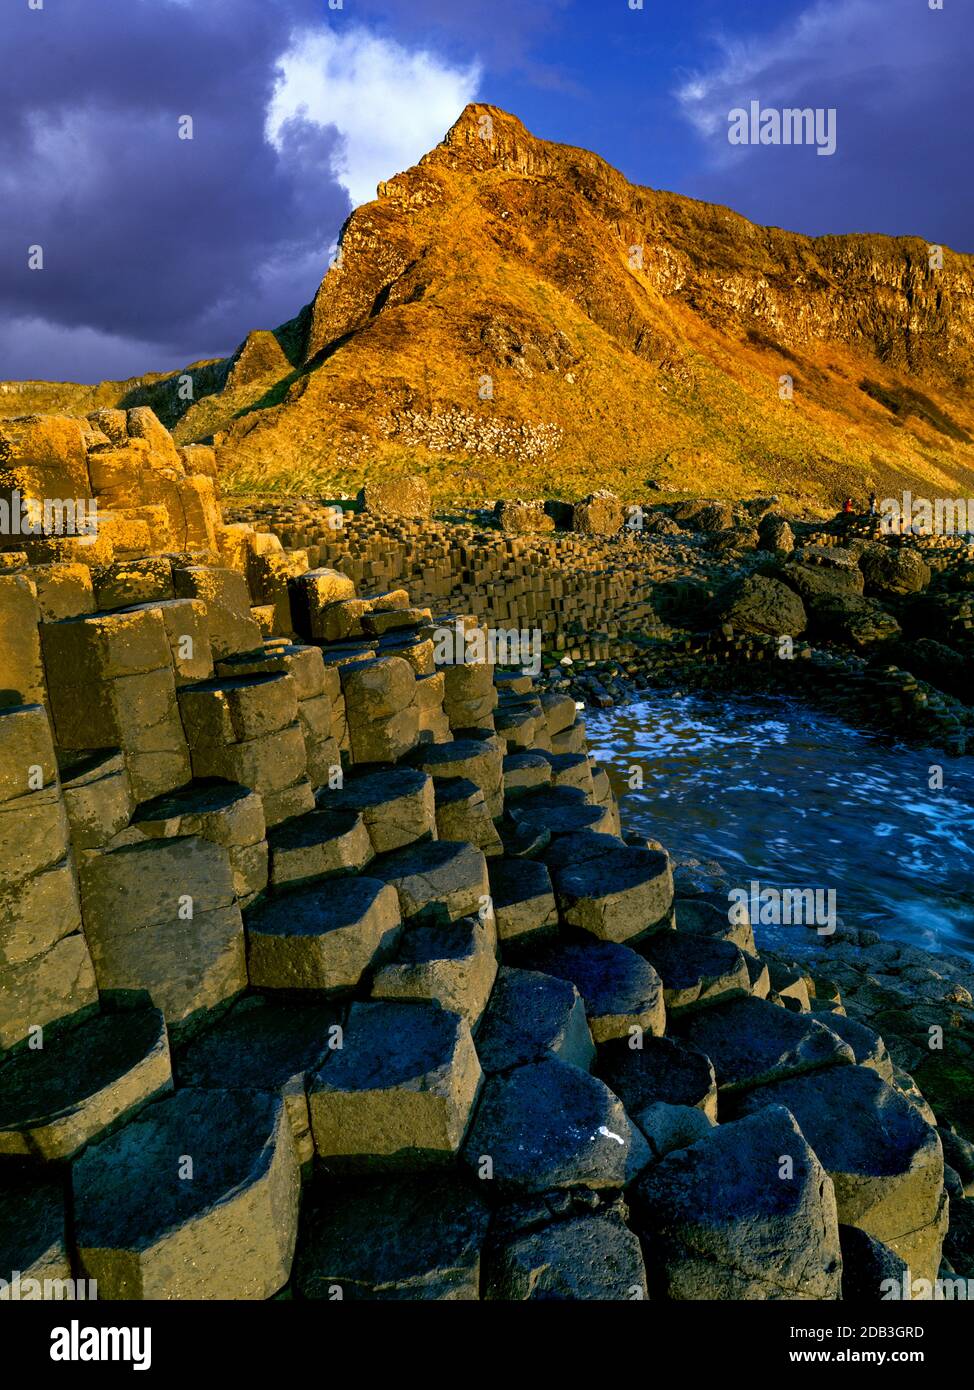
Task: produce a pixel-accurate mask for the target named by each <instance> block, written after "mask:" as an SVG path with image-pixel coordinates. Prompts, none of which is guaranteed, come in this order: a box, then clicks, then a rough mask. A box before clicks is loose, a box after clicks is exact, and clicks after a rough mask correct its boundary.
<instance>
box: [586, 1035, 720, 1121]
mask: <svg viewBox="0 0 974 1390" xmlns="http://www.w3.org/2000/svg"><path fill="white" fill-rule="evenodd" d="M641 1042H642V1046H641V1047H631V1046H630V1045H629V1040H628V1039H625V1038H619V1039H616V1040H614V1041H612V1042H607V1043H605V1044H604V1045H603V1046H602V1047H600V1048H599V1058H598V1062H597V1064H596V1067H595V1070H596V1072H597V1074H598V1075H599V1076H601V1078H602V1080H603V1081H604V1082H605V1083H606V1085H607V1086H608V1087H609V1089H610V1090H612V1091H615V1093H616V1095H617V1096H618V1097H619V1099H620V1100H621V1101H622V1103H623V1105H624V1106H625V1107H626V1110H627V1111H628V1112H629V1114H630V1115H635V1114H636V1113H637V1112H638V1111H641V1110H645V1109H646V1107H647V1106H649V1105H653V1104H655V1103H657V1102H661V1103H664V1104H666V1105H690V1106H693V1107H694V1108H696V1109H699V1110H702V1111H703V1112H704V1113H705V1114H706V1115H709V1116H710V1118H711V1119H712V1120H716V1118H717V1082H716V1081H715V1079H714V1069H713V1066H712V1065H711V1062H710V1058H709V1057H706V1056H705V1055H704V1054H703V1053H702V1052H699V1051H698V1050H697V1049H696V1048H695V1047H691V1046H688V1045H684V1044H682V1043H680V1042H677V1041H675V1040H674V1039H672V1038H654V1037H648V1036H644V1037H643V1038H642V1039H641Z"/></svg>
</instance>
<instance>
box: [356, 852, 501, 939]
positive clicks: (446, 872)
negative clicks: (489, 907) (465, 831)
mask: <svg viewBox="0 0 974 1390" xmlns="http://www.w3.org/2000/svg"><path fill="white" fill-rule="evenodd" d="M371 872H372V874H373V875H374V876H375V877H376V878H381V879H382V880H383V881H384V882H386V883H391V884H392V886H393V887H394V888H395V890H396V892H397V893H398V894H399V906H400V910H401V911H402V915H403V918H404V920H407V921H408V920H409V918H412V917H419V916H426V917H432V918H434V919H436V920H439V921H450V922H456V921H458V920H459V919H460V918H461V917H471V916H477V915H478V914H479V913H480V911H481V909H482V908H483V907H484V906H485V904H486V902H487V900H488V899H489V897H490V882H489V880H488V877H487V861H486V860H485V858H484V856H483V853H482V851H481V850H479V849H476V848H475V847H474V846H473V845H468V844H466V843H462V842H458V841H454V840H433V841H431V842H429V843H426V844H420V845H409V846H408V847H407V848H406V849H400V850H396V852H395V853H394V854H389V855H385V856H384V857H383V858H381V859H378V860H376V861H375V862H374V863H373V864H372V866H371Z"/></svg>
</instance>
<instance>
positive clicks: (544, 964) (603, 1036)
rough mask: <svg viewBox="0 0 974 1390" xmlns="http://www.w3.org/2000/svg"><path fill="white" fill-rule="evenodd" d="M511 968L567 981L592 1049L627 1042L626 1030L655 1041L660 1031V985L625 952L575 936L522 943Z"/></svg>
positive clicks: (612, 944) (662, 1013)
mask: <svg viewBox="0 0 974 1390" xmlns="http://www.w3.org/2000/svg"><path fill="white" fill-rule="evenodd" d="M515 963H516V964H517V965H520V966H523V967H524V968H525V969H527V970H540V971H542V972H543V973H544V974H546V975H556V976H557V977H558V978H559V979H562V980H570V981H571V982H572V984H573V985H575V986H576V988H577V989H578V992H579V994H580V995H581V996H582V1000H583V1002H584V1004H585V1015H586V1017H587V1018H588V1022H589V1027H590V1028H591V1030H592V1037H593V1038H594V1039H595V1041H596V1042H597V1043H602V1042H606V1041H608V1039H609V1038H621V1037H628V1036H629V1033H630V1030H631V1029H632V1028H641V1029H642V1030H643V1031H644V1032H647V1033H651V1034H654V1035H659V1034H662V1032H663V1031H664V1029H665V1027H666V1006H665V1004H664V1002H663V985H662V982H661V981H660V978H659V976H658V975H657V973H656V971H655V970H654V969H653V967H652V966H651V965H650V964H649V962H648V961H646V960H644V959H643V958H642V956H640V955H637V953H636V952H635V951H631V950H630V949H629V947H628V946H619V945H617V944H616V943H615V942H612V941H597V940H595V938H593V937H590V936H589V935H588V934H587V933H585V932H575V933H573V934H572V935H571V936H568V935H567V934H565V935H563V936H561V937H559V938H558V939H557V940H556V941H553V942H551V943H550V944H545V945H540V944H539V945H537V946H533V945H531V944H530V942H529V943H526V944H525V947H524V949H523V950H519V951H518V953H517V956H516V960H515Z"/></svg>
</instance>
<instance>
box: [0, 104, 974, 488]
mask: <svg viewBox="0 0 974 1390" xmlns="http://www.w3.org/2000/svg"><path fill="white" fill-rule="evenodd" d="M378 192H379V196H378V198H377V200H376V201H375V202H373V203H369V204H367V205H366V206H364V207H361V208H359V209H357V210H356V211H355V212H354V213H353V214H352V216H351V217H350V218H349V220H348V222H347V224H346V226H345V229H344V232H343V235H342V242H341V256H340V260H339V263H338V264H336V265H334V266H332V267H331V268H330V269H329V271H328V273H327V274H326V276H325V278H324V280H323V281H322V284H321V287H320V289H319V290H318V293H317V294H316V296H315V298H314V300H313V301H312V303H311V304H310V305H309V306H308V307H307V308H306V309H305V310H303V311H302V313H301V314H300V315H299V316H298V317H297V318H296V319H294V320H292V322H291V323H289V324H287V325H285V326H284V327H283V328H281V329H278V330H277V331H276V332H274V333H267V332H261V333H253V334H251V335H250V336H249V337H248V339H247V340H246V342H245V343H244V344H243V345H242V346H241V348H240V349H238V351H237V353H236V354H235V355H234V357H233V358H232V359H231V360H230V361H229V362H227V363H225V364H203V365H202V366H200V367H198V368H196V369H194V377H195V379H196V382H197V391H196V399H195V401H194V402H192V403H186V402H181V401H179V400H178V399H177V397H176V391H175V383H174V381H173V380H172V379H166V378H161V379H159V380H157V381H152V382H142V383H139V384H137V385H136V386H135V388H134V395H135V396H137V397H138V399H139V400H140V401H144V402H145V403H147V404H151V405H153V406H154V408H156V409H157V410H158V411H159V412H160V413H161V414H162V415H163V417H164V418H165V419H166V420H167V423H170V424H172V425H173V426H174V428H175V431H176V434H177V436H178V437H179V438H180V439H181V440H183V441H190V440H198V439H205V438H208V437H210V436H215V438H216V442H217V444H218V446H219V448H220V453H221V461H222V463H223V465H224V467H225V468H227V469H229V471H230V473H231V475H232V474H234V473H236V474H237V476H238V477H239V478H240V479H241V481H242V482H246V481H247V480H248V479H252V480H253V481H255V482H256V481H258V480H262V481H265V482H266V480H267V479H268V478H269V477H277V478H280V480H281V481H280V483H279V484H278V485H280V486H286V485H287V482H288V480H289V481H290V483H291V484H292V485H293V486H294V487H295V488H298V489H300V488H301V487H307V486H311V485H328V484H335V485H340V484H342V483H347V484H353V483H358V482H360V481H362V480H363V479H364V478H365V477H367V475H368V473H369V470H370V469H376V470H382V471H388V470H389V469H396V468H399V467H403V468H409V469H410V470H415V468H416V467H417V465H418V466H419V467H420V468H425V469H426V471H428V472H429V474H430V478H431V482H432V483H433V485H434V487H436V488H439V490H440V491H441V492H443V493H454V494H462V493H463V492H464V491H465V490H469V491H470V492H471V493H473V492H480V493H483V492H486V493H488V494H489V495H500V494H503V493H505V492H526V491H530V492H544V491H546V490H548V491H553V492H562V493H564V492H571V491H578V492H583V491H586V490H588V488H589V487H591V486H592V485H593V484H595V483H596V482H598V483H609V484H611V485H613V486H615V487H617V488H618V489H619V490H620V491H622V492H624V493H626V494H628V495H638V494H640V493H641V492H643V491H644V490H645V487H646V485H647V483H649V482H655V483H658V484H660V485H661V486H663V487H664V488H669V487H693V488H696V489H698V490H700V491H712V492H744V491H748V490H766V489H773V490H775V491H778V492H780V493H783V494H784V493H790V494H793V495H799V496H805V497H807V498H808V499H810V500H817V501H820V502H823V503H828V502H830V501H832V500H833V499H834V498H835V497H837V496H838V495H841V494H843V493H845V492H847V491H848V492H855V493H860V494H861V493H863V492H864V491H868V490H869V489H870V488H872V487H875V488H876V489H877V491H880V492H881V493H882V495H887V494H888V493H890V492H891V491H894V490H901V489H902V488H903V487H905V486H910V487H912V488H913V490H914V491H915V492H917V493H924V492H925V493H926V495H930V496H934V495H936V496H940V495H947V494H950V495H954V494H958V495H959V494H961V493H963V494H964V495H974V445H972V440H974V408H972V405H971V399H970V384H971V382H972V381H974V259H972V258H971V257H967V256H961V255H957V254H955V253H953V252H951V251H950V250H947V249H945V250H944V251H943V265H942V268H940V269H933V268H932V267H931V261H930V248H929V247H928V245H927V243H926V242H925V241H923V240H921V239H919V238H917V239H909V238H907V239H896V240H894V239H890V238H886V237H880V236H858V235H856V236H833V237H824V238H818V239H814V240H813V239H810V238H807V237H803V236H799V235H797V234H794V233H790V232H785V231H781V230H778V229H776V228H764V227H757V226H754V225H753V224H752V223H750V222H748V221H746V220H745V219H744V218H742V217H740V216H738V215H736V214H735V213H733V212H731V211H729V210H728V209H726V208H722V207H714V206H710V205H707V204H703V203H697V202H693V201H691V200H689V199H686V198H682V197H679V196H677V195H675V194H670V193H663V192H657V191H655V190H652V189H648V188H639V187H635V186H633V185H631V184H630V183H628V182H627V181H626V179H625V178H624V177H623V176H622V175H621V174H620V173H618V172H617V171H616V170H614V169H612V168H611V167H610V166H609V165H607V164H606V163H605V162H604V161H603V160H601V159H600V158H598V156H596V155H594V154H591V153H589V152H587V151H584V150H578V149H573V148H571V147H568V146H563V145H557V144H553V143H550V142H546V141H542V140H537V139H535V138H534V137H533V136H532V135H531V134H530V133H529V132H528V131H527V130H525V128H524V126H523V125H522V124H521V123H520V122H519V121H518V120H517V119H516V118H515V117H513V116H510V115H507V114H506V113H504V112H502V111H499V110H497V109H496V108H493V107H488V106H471V107H468V108H467V109H466V110H465V111H464V113H463V114H462V116H461V117H460V119H459V120H458V122H457V123H456V125H455V126H454V127H453V128H452V129H451V131H450V132H449V133H448V135H447V137H446V139H445V140H444V142H443V144H441V145H439V146H438V147H437V148H436V149H435V150H433V151H431V152H430V153H429V154H428V155H426V156H425V157H424V158H423V159H422V160H421V161H420V163H419V164H418V165H417V166H416V167H415V168H413V169H410V170H408V171H407V172H405V173H403V174H399V175H397V176H396V177H395V178H393V179H390V180H389V181H388V182H387V183H384V184H382V185H380V187H379V190H378ZM782 378H788V379H789V380H790V383H791V386H792V389H793V396H792V397H791V398H790V399H789V398H788V390H789V381H785V382H784V383H782ZM75 389H77V388H75ZM97 389H98V391H99V392H100V393H101V399H104V395H105V392H106V388H105V387H104V386H103V387H100V388H97ZM109 394H110V392H109ZM132 396H133V390H132V389H131V386H130V389H129V390H128V397H129V399H128V400H127V402H126V403H128V404H131V403H133V402H132V399H131V398H132ZM783 397H784V398H783ZM9 399H10V398H9V397H3V396H0V411H3V410H7V411H9V410H10V405H9V404H8V402H9ZM187 406H188V408H187Z"/></svg>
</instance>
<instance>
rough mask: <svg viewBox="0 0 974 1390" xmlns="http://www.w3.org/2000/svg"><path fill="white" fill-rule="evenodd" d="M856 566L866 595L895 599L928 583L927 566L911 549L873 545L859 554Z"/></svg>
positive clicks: (914, 591)
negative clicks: (863, 583)
mask: <svg viewBox="0 0 974 1390" xmlns="http://www.w3.org/2000/svg"><path fill="white" fill-rule="evenodd" d="M859 568H860V569H861V570H862V573H863V577H864V579H865V582H866V589H867V591H868V592H869V593H870V594H874V595H877V596H878V597H879V598H896V597H900V596H901V595H904V594H917V593H919V592H920V591H921V590H922V589H925V588H926V587H927V585H928V584H929V583H930V566H929V565H928V564H927V563H926V561H925V560H923V559H922V558H921V556H919V555H918V554H917V552H916V551H915V550H907V549H906V548H905V547H901V546H896V547H894V546H890V545H873V546H869V547H868V549H866V550H864V551H863V553H862V554H861V555H860V556H859Z"/></svg>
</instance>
